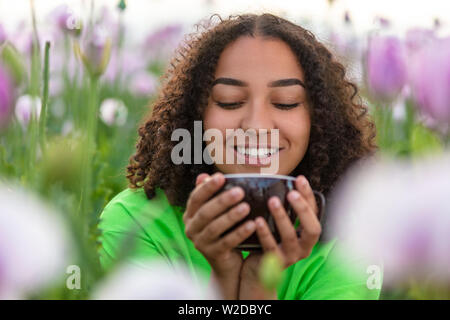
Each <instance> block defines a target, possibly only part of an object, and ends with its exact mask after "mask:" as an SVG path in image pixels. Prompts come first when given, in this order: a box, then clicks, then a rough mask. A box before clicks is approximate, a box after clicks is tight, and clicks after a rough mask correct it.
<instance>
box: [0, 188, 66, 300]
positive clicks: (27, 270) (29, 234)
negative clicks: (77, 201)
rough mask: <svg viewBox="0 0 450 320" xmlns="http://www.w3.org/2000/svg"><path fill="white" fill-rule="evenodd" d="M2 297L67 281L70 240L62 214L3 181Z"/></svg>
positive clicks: (0, 193)
mask: <svg viewBox="0 0 450 320" xmlns="http://www.w3.org/2000/svg"><path fill="white" fill-rule="evenodd" d="M0 204H1V205H0V299H22V298H26V297H27V295H28V294H33V293H35V292H36V291H38V290H40V289H44V288H45V287H46V286H48V285H52V284H53V281H56V280H60V281H61V283H64V279H62V278H61V277H62V276H64V274H65V270H66V266H67V264H68V261H67V259H68V254H69V253H70V251H69V250H70V249H71V247H70V242H69V237H68V234H69V233H68V232H67V230H66V229H65V225H64V224H63V222H62V220H61V218H60V217H58V216H57V215H56V213H55V212H53V211H52V210H51V209H50V208H48V207H47V206H46V205H44V204H43V203H42V202H41V201H39V200H38V199H37V198H36V197H35V196H33V195H31V194H29V193H28V192H25V191H24V190H21V189H19V188H16V187H9V186H6V185H2V184H0Z"/></svg>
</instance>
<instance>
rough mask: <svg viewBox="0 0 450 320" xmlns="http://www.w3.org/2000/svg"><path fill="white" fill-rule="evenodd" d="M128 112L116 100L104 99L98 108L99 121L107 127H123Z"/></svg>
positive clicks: (119, 101)
mask: <svg viewBox="0 0 450 320" xmlns="http://www.w3.org/2000/svg"><path fill="white" fill-rule="evenodd" d="M127 115H128V110H127V107H126V106H125V104H124V103H123V102H122V101H121V100H118V99H111V98H110V99H105V100H103V102H102V104H101V106H100V119H102V121H103V122H104V123H105V124H106V125H108V126H112V125H119V126H123V125H124V124H125V122H126V121H127Z"/></svg>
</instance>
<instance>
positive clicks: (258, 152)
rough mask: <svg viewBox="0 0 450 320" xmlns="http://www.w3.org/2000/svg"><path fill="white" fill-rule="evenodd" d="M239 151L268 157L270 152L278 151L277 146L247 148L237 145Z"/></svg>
mask: <svg viewBox="0 0 450 320" xmlns="http://www.w3.org/2000/svg"><path fill="white" fill-rule="evenodd" d="M237 151H238V152H239V153H241V154H245V155H250V156H252V157H266V156H268V155H269V153H270V154H271V155H272V154H274V153H276V152H277V151H278V149H277V148H270V149H268V148H259V149H257V148H247V149H246V148H245V147H237Z"/></svg>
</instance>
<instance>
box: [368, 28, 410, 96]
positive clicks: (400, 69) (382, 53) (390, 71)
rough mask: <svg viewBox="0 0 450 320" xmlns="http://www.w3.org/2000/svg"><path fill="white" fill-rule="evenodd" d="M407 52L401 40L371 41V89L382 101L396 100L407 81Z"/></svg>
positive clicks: (382, 39) (369, 71)
mask: <svg viewBox="0 0 450 320" xmlns="http://www.w3.org/2000/svg"><path fill="white" fill-rule="evenodd" d="M405 59H406V50H405V48H404V46H403V44H402V42H401V41H400V39H398V38H396V37H392V36H389V37H387V36H374V37H372V38H371V39H369V47H368V52H367V76H368V79H367V80H368V84H369V89H370V91H372V93H373V94H375V95H376V96H378V97H379V98H381V99H392V98H395V97H396V96H397V95H398V94H399V93H400V91H401V90H402V88H403V86H404V85H405V83H406V80H407V70H406V60H405Z"/></svg>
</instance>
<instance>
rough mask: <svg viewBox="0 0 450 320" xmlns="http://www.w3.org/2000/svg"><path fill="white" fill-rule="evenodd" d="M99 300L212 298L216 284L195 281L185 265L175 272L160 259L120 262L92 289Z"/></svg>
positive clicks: (218, 295) (216, 292)
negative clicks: (116, 267) (134, 262)
mask: <svg viewBox="0 0 450 320" xmlns="http://www.w3.org/2000/svg"><path fill="white" fill-rule="evenodd" d="M92 298H93V299H96V300H97V299H100V300H205V299H208V300H216V299H221V297H220V294H219V291H218V288H217V287H216V285H211V286H210V285H207V284H206V283H201V284H200V283H197V282H195V281H194V279H193V278H192V276H191V275H190V273H189V271H188V270H187V267H184V268H177V270H176V271H175V270H174V269H172V268H171V267H170V266H168V265H167V264H166V263H164V262H161V261H155V260H152V261H142V262H139V263H138V264H130V263H128V264H124V265H122V266H120V267H119V269H116V270H115V271H113V272H112V273H110V274H109V276H108V277H107V278H106V279H105V280H104V281H103V282H102V283H100V284H99V286H98V287H97V288H96V289H95V290H94V292H93V295H92Z"/></svg>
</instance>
